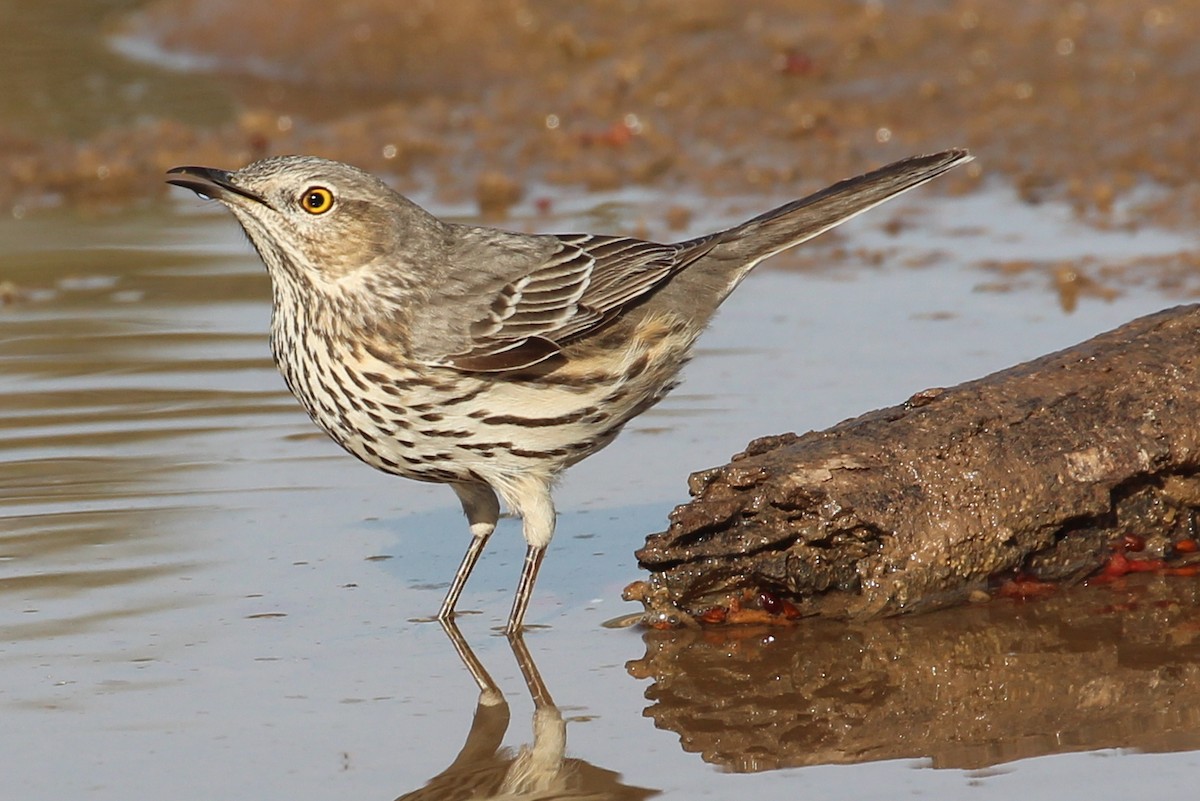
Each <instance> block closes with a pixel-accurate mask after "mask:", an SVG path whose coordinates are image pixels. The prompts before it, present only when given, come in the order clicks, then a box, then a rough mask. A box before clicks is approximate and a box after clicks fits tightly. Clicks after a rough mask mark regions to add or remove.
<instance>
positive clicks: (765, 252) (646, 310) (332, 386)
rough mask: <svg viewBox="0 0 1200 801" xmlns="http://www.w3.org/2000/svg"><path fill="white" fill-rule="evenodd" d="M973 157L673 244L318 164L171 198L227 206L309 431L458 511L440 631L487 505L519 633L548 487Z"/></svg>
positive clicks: (483, 535) (225, 181)
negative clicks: (457, 217) (743, 322)
mask: <svg viewBox="0 0 1200 801" xmlns="http://www.w3.org/2000/svg"><path fill="white" fill-rule="evenodd" d="M971 159H972V156H971V155H970V153H969V152H968V151H967V150H965V149H951V150H945V151H942V152H939V153H935V154H932V155H925V156H913V157H910V158H906V159H903V160H900V161H897V162H894V163H892V164H888V165H887V166H884V167H880V168H878V169H876V170H873V171H871V172H867V173H865V174H862V175H859V176H857V177H853V178H849V179H846V180H843V181H840V182H838V183H835V184H833V185H831V186H829V187H827V188H825V189H822V190H820V191H818V192H815V193H813V194H810V195H808V196H806V197H804V198H801V199H799V200H794V201H792V202H790V203H787V204H784V205H782V206H779V207H777V208H774V209H772V210H770V211H767V212H765V213H763V214H760V215H758V216H756V217H753V218H751V219H749V220H747V221H745V222H743V223H741V224H739V225H735V226H733V227H731V228H727V229H725V230H722V231H717V232H715V233H710V234H707V235H704V236H699V237H696V238H693V239H688V240H686V241H682V242H676V243H673V244H662V243H657V242H651V241H646V240H643V239H637V238H631V237H627V236H619V235H603V234H528V233H519V232H512V231H505V230H501V229H498V228H490V227H482V226H478V225H471V224H465V223H459V222H451V221H446V220H442V219H440V218H438V217H436V216H434V215H433V214H431V213H430V212H428V211H426V210H425V209H423V208H421V207H420V206H418V205H417V204H415V203H413V202H412V201H411V200H409V199H408V198H406V197H404V196H403V195H401V194H400V193H398V192H396V191H395V190H393V189H392V188H390V187H389V186H388V185H387V184H386V183H384V182H383V181H382V180H381V179H379V178H377V177H375V176H374V175H372V174H370V173H368V172H366V171H363V170H360V169H358V168H356V167H353V166H350V165H348V164H344V163H341V162H337V161H331V160H327V159H324V158H318V157H315V156H306V155H288V156H269V157H267V158H264V159H261V160H259V161H256V162H254V163H251V164H249V165H247V166H245V167H242V168H241V169H238V170H235V171H226V170H221V169H215V168H212V167H198V166H182V167H175V168H173V169H171V170H169V171H168V173H167V178H166V180H167V182H168V183H170V184H173V185H176V186H179V187H183V188H185V189H190V190H192V191H193V192H195V193H197V194H198V195H199V196H201V197H202V198H205V199H215V200H217V201H219V202H220V203H222V204H224V206H225V207H227V208H228V210H229V211H230V212H232V213H233V216H234V217H235V218H236V220H237V222H238V223H240V225H241V227H242V229H243V230H244V231H245V233H246V235H247V237H248V238H249V240H250V243H251V244H252V245H253V247H254V248H255V250H257V252H258V255H259V256H260V257H261V260H262V262H263V263H264V265H265V266H266V270H267V273H268V274H269V276H270V283H271V299H272V314H271V324H270V345H271V352H272V355H273V357H274V360H275V363H276V365H277V366H278V368H279V371H280V373H281V374H282V376H283V379H284V382H285V383H286V384H287V387H288V389H290V390H291V392H292V394H293V395H295V396H296V398H297V399H298V400H299V401H300V404H301V405H302V406H303V407H304V409H305V410H306V411H307V412H308V415H309V417H311V418H312V420H313V421H314V422H315V423H316V424H317V426H319V427H320V428H321V429H322V430H324V431H325V433H326V434H328V435H329V436H330V437H331V438H332V439H333V440H334V441H335V442H337V443H338V444H339V445H341V447H342V448H344V449H345V450H346V451H348V452H349V453H351V454H352V455H354V456H356V457H358V458H359V459H360V460H362V461H363V462H365V463H367V464H368V465H370V466H371V467H374V468H377V469H379V470H382V471H384V472H386V473H390V474H394V475H397V476H403V477H405V478H410V479H416V480H419V481H426V482H435V483H441V484H447V485H449V486H450V488H451V489H452V490H453V491H454V492H455V494H456V495H457V496H458V500H459V502H460V504H461V506H462V510H463V512H464V514H465V516H466V519H467V524H468V527H469V529H470V535H471V537H470V540H469V544H468V547H467V550H466V553H465V554H464V556H463V558H462V561H461V563H460V565H459V567H458V570H457V571H456V572H455V574H454V577H453V579H452V581H451V582H450V586H449V589H448V590H447V592H446V596H445V599H444V600H443V602H442V604H441V607H440V608H439V610H438V613H437V618H438V619H439V620H443V621H445V620H450V619H452V618H453V617H454V613H455V607H456V605H457V603H458V600H459V597H460V595H461V594H462V591H463V588H464V586H465V585H466V583H467V579H468V577H469V576H470V575H471V571H472V570H473V569H474V567H475V565H476V562H477V561H478V560H479V557H480V555H481V554H482V553H483V550H484V546H485V545H486V543H487V541H488V538H489V537H490V536H491V535H492V532H493V531H494V530H495V528H496V523H497V521H498V519H499V516H500V511H501V505H500V501H501V499H503V501H504V503H505V505H506V506H507V507H508V509H509V511H510V512H511V513H513V514H515V515H517V516H519V517H520V518H521V519H522V534H523V536H524V539H525V544H526V549H525V558H524V561H523V563H522V567H521V573H520V578H519V580H518V582H517V587H516V592H515V594H514V597H513V604H512V608H511V611H510V613H509V616H508V620H507V624H506V626H505V632H506V633H507V634H508V635H509V636H514V635H519V633H520V632H521V630H522V628H523V623H524V618H525V612H526V609H527V607H528V604H529V600H530V597H531V595H532V593H533V587H534V583H535V582H536V580H537V575H538V571H539V569H540V568H541V565H542V561H543V559H544V557H545V553H546V548H547V546H548V545H549V544H550V540H551V538H552V537H553V536H554V529H555V515H556V512H555V508H554V501H553V498H552V494H551V492H552V488H553V486H554V484H555V481H556V479H557V478H558V477H559V476H560V474H561V473H562V472H563V471H564V470H565V469H566V468H568V467H570V466H571V465H573V464H575V463H577V462H579V461H580V460H581V459H583V458H585V457H587V456H590V455H591V454H593V453H596V452H597V451H599V450H600V449H602V448H604V447H605V446H606V445H608V444H609V443H610V442H612V441H613V439H614V438H615V437H616V436H617V434H618V433H619V432H620V431H621V429H622V428H623V427H624V426H625V424H626V423H628V422H629V421H630V420H632V419H633V418H634V417H636V416H638V415H639V414H641V413H642V412H644V411H646V410H647V409H649V408H650V407H652V406H653V405H655V404H656V403H658V402H659V401H660V400H661V399H662V398H663V397H664V396H665V395H666V394H667V393H668V392H669V391H670V390H671V389H672V388H674V387H675V386H676V384H677V383H678V381H679V373H680V370H681V368H682V367H683V365H684V364H685V363H686V362H687V361H688V359H689V357H690V354H691V350H692V346H693V344H694V343H695V341H696V339H697V337H699V335H700V334H701V333H702V332H703V331H704V329H705V328H706V327H707V325H708V323H709V322H710V320H711V319H712V317H713V315H714V314H715V313H716V311H717V307H718V306H719V305H720V304H721V302H722V301H724V300H725V298H726V297H728V296H729V294H730V293H731V292H732V291H733V290H734V289H735V288H736V287H737V286H738V284H739V283H741V281H742V279H743V278H745V277H746V275H747V274H748V273H749V272H750V271H751V270H752V269H753V268H754V267H755V266H756V265H757V264H759V263H760V262H762V261H763V260H764V259H766V258H769V257H770V256H773V255H775V254H776V253H779V252H780V251H783V250H787V249H788V248H791V247H794V246H795V245H798V244H800V243H802V242H805V241H807V240H809V239H812V238H813V237H815V236H817V235H818V234H821V233H823V232H824V231H827V230H829V229H830V228H833V227H834V226H836V225H839V224H840V223H843V222H845V221H846V220H848V219H850V218H852V217H855V216H857V215H858V214H861V213H862V212H865V211H867V210H868V209H870V208H872V207H874V206H876V205H878V204H880V203H883V202H884V201H886V200H889V199H891V198H893V197H895V196H897V195H899V194H901V193H903V192H906V191H908V190H910V189H913V188H915V187H917V186H920V185H922V184H924V183H926V182H927V181H930V180H932V179H934V178H936V177H938V176H940V175H942V174H943V173H945V172H947V171H948V170H951V169H953V168H954V167H957V166H959V165H961V164H964V163H965V162H968V161H970V160H971Z"/></svg>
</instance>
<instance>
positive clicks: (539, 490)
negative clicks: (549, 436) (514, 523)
mask: <svg viewBox="0 0 1200 801" xmlns="http://www.w3.org/2000/svg"><path fill="white" fill-rule="evenodd" d="M510 500H512V501H515V503H513V504H512V505H513V506H515V507H516V508H517V509H518V510H519V511H520V513H521V518H522V519H523V521H524V528H523V529H522V534H524V536H525V542H526V543H527V545H528V547H527V548H526V549H525V563H524V564H523V565H521V580H520V581H519V582H518V583H517V594H516V595H515V596H514V597H513V605H512V612H510V613H509V615H508V625H506V626H505V627H504V633H505V634H507V635H508V636H509V637H513V636H517V635H519V634H520V632H521V624H522V622H523V621H524V620H525V609H526V608H527V607H528V606H529V599H530V598H531V597H532V596H533V585H534V583H535V582H536V581H537V575H538V570H539V569H540V568H541V566H542V559H543V558H545V556H546V546H548V545H549V544H550V540H551V539H552V538H553V537H554V501H553V500H552V499H551V498H550V486H549V484H548V483H547V482H545V481H539V480H537V479H533V478H531V479H529V480H527V481H525V482H522V484H521V485H519V493H518V494H517V496H516V497H514V498H512V499H510Z"/></svg>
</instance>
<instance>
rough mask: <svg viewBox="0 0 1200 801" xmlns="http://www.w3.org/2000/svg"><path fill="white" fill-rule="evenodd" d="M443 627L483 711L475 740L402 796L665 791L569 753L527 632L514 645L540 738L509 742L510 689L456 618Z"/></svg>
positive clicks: (608, 800) (471, 735)
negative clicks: (629, 781)
mask: <svg viewBox="0 0 1200 801" xmlns="http://www.w3.org/2000/svg"><path fill="white" fill-rule="evenodd" d="M442 626H443V628H444V629H445V630H446V635H447V636H448V637H449V638H450V642H451V643H452V644H453V645H454V649H455V651H457V652H458V656H459V658H460V659H462V663H463V666H464V667H466V669H467V671H468V672H469V673H470V674H471V678H473V679H474V680H475V684H476V686H478V687H479V701H478V703H477V704H476V707H475V717H474V719H473V720H472V721H471V728H470V730H469V731H468V732H467V741H466V742H465V743H464V744H463V747H462V749H461V750H460V751H459V752H458V756H457V757H455V759H454V761H453V762H451V763H450V766H449V767H447V768H446V769H445V770H443V771H442V772H441V773H439V774H438V775H436V776H434V777H433V778H432V779H430V780H429V781H428V782H426V783H425V786H424V787H422V788H420V789H419V790H414V791H413V792H411V793H407V794H405V795H402V796H400V798H398V799H397V801H416V799H421V800H422V801H434V799H437V801H450V799H473V801H482V800H483V799H512V800H513V801H516V799H534V798H536V799H545V800H546V801H551V799H564V801H565V800H566V799H572V800H575V799H578V800H580V801H582V800H583V799H592V800H594V801H640V800H641V799H645V798H649V797H651V796H654V795H657V794H658V792H659V791H658V790H651V789H647V788H643V787H630V786H628V785H625V784H622V783H621V781H620V774H618V773H616V772H615V771H611V770H605V769H604V768H599V767H596V766H595V765H592V764H590V763H588V762H584V761H583V760H581V759H575V758H570V757H567V756H566V747H567V724H566V721H564V720H563V717H562V713H561V712H560V711H559V709H558V707H557V706H555V704H554V699H553V698H551V696H550V692H549V690H547V689H546V684H545V682H543V681H542V676H541V674H540V673H539V672H538V669H537V665H535V664H534V662H533V657H532V656H531V655H530V653H529V649H528V648H527V647H526V645H525V640H524V639H523V638H522V637H521V636H519V635H517V636H512V637H509V644H510V645H511V646H512V651H513V656H514V657H516V660H517V666H518V667H519V668H520V670H521V675H522V676H523V677H524V679H525V687H526V689H527V690H528V692H529V695H530V697H531V698H532V699H533V709H534V711H533V740H532V742H530V743H528V744H526V745H523V746H521V747H520V748H519V749H516V750H513V749H511V748H505V747H504V746H503V742H504V734H505V732H506V731H507V729H508V723H509V718H510V714H509V708H508V702H507V701H505V700H504V694H503V693H502V692H500V689H499V687H497V686H496V682H495V681H493V680H492V677H491V676H490V675H489V674H488V672H487V669H486V668H484V666H483V663H482V662H480V661H479V658H478V657H476V656H475V652H474V651H472V650H471V646H470V645H468V644H467V641H466V639H464V638H463V636H462V633H461V632H459V630H458V627H457V626H456V625H454V623H453V622H447V623H443V624H442Z"/></svg>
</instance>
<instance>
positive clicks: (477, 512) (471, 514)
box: [437, 484, 500, 620]
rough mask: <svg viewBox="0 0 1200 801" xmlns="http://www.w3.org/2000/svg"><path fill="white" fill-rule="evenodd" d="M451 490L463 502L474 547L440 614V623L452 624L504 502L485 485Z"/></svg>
mask: <svg viewBox="0 0 1200 801" xmlns="http://www.w3.org/2000/svg"><path fill="white" fill-rule="evenodd" d="M450 486H451V488H452V489H453V490H454V492H455V494H457V495H458V499H459V500H460V501H461V502H462V508H463V512H464V513H465V514H466V516H467V522H468V523H470V525H471V544H470V545H468V546H467V552H466V553H465V554H463V558H462V562H461V563H460V564H459V566H458V572H457V573H455V574H454V581H452V582H450V589H449V590H448V591H447V592H446V599H445V600H444V601H442V608H441V609H439V610H438V614H437V616H438V620H450V619H452V618H453V617H454V605H455V604H457V603H458V596H460V595H462V591H463V587H465V586H467V579H468V578H469V577H470V575H471V571H472V570H474V569H475V563H476V562H478V561H479V555H480V554H482V553H483V546H485V545H487V541H488V537H490V536H492V532H493V531H495V530H496V521H497V520H499V519H500V501H499V500H498V499H497V498H496V493H494V492H492V488H491V487H488V486H486V485H484V484H451V485H450Z"/></svg>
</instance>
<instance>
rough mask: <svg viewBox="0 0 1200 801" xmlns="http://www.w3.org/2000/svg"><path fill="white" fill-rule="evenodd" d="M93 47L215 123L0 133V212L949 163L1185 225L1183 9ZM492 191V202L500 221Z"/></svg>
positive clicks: (246, 10) (400, 25)
mask: <svg viewBox="0 0 1200 801" xmlns="http://www.w3.org/2000/svg"><path fill="white" fill-rule="evenodd" d="M283 18H286V19H287V21H288V24H286V25H281V24H279V20H280V19H283ZM111 27H112V31H113V32H114V34H115V35H118V36H124V37H128V38H130V39H132V40H135V41H137V42H139V43H140V44H142V45H151V46H153V47H156V48H159V49H160V50H161V51H163V52H165V53H167V54H169V55H173V56H180V55H186V56H192V57H196V58H198V59H199V60H200V61H199V62H198V63H203V64H204V65H205V68H206V69H209V70H211V71H212V73H213V74H214V75H215V76H217V79H218V80H219V81H221V82H222V85H223V86H224V87H225V91H227V93H228V95H229V97H230V98H231V99H232V103H231V105H233V106H234V107H236V108H238V109H240V110H239V111H238V112H237V113H236V114H235V115H234V116H233V117H232V118H226V119H223V120H213V124H212V126H211V127H207V128H203V127H197V126H191V125H185V124H183V123H179V122H174V121H172V120H169V119H145V120H136V121H133V120H131V121H130V122H129V124H128V125H125V126H120V127H118V128H117V129H112V130H105V131H97V132H96V133H95V134H94V135H92V136H89V137H86V138H84V139H66V138H53V137H51V138H49V139H43V138H28V137H22V136H20V135H18V134H17V133H15V132H11V131H9V132H7V133H6V132H5V131H4V130H2V129H0V141H3V143H4V144H5V147H3V148H0V178H2V180H0V206H4V207H13V206H15V205H18V204H30V203H39V202H60V201H61V202H73V203H74V202H88V201H95V200H102V201H105V202H108V201H111V200H114V199H119V200H129V199H132V198H138V197H143V196H145V195H146V194H147V193H151V192H158V191H161V190H160V189H158V188H157V187H155V188H153V189H151V188H150V187H152V186H153V179H154V178H156V177H157V175H158V174H159V173H160V172H161V171H162V170H163V169H165V168H167V167H170V166H174V165H175V164H178V163H212V164H214V165H223V166H229V167H236V166H239V165H240V164H242V163H244V162H246V161H248V160H251V159H253V158H255V157H257V156H261V155H264V154H267V153H280V152H311V153H314V154H317V155H325V156H331V157H335V158H339V159H341V160H344V161H350V162H353V163H356V164H358V165H360V166H362V167H364V168H367V169H370V170H373V171H379V172H382V173H384V174H386V175H388V176H390V177H392V179H393V180H398V181H399V182H400V183H401V184H402V185H405V184H407V185H413V184H417V183H424V184H426V185H431V184H432V185H436V186H437V187H438V190H439V192H441V193H443V196H444V197H445V198H446V199H449V200H463V199H469V198H472V197H475V196H476V193H478V198H479V200H480V201H481V202H482V203H483V205H486V206H488V207H489V209H491V210H493V211H495V210H498V209H502V208H503V207H504V205H505V204H506V203H507V202H508V198H511V197H512V196H513V195H514V194H515V193H519V191H520V187H521V186H522V185H528V184H530V183H534V182H538V183H551V184H563V185H571V186H582V187H585V188H592V189H601V188H612V187H616V186H621V185H627V184H631V183H640V184H653V185H665V186H673V185H681V184H682V185H687V186H689V187H690V188H691V189H692V190H693V191H695V190H696V189H699V190H700V191H708V192H720V193H739V192H747V191H753V192H762V191H771V192H777V193H780V194H791V193H797V194H798V193H801V192H803V191H805V190H808V189H811V188H813V187H815V186H818V185H823V184H825V183H828V182H829V181H831V180H834V179H837V178H841V177H844V176H846V175H850V174H856V173H858V172H861V171H863V170H864V169H866V168H869V167H871V166H875V165H878V164H880V163H883V162H886V161H889V160H892V159H894V158H897V157H900V156H904V155H909V154H911V153H917V152H931V151H934V150H937V149H941V148H944V147H947V146H964V145H965V146H968V147H970V148H972V149H973V150H974V151H975V152H976V153H977V155H978V156H979V160H978V162H977V163H976V165H975V167H974V171H973V172H971V173H967V172H966V171H964V174H962V175H959V176H952V177H951V178H950V179H949V180H947V181H944V182H942V183H941V186H942V189H940V190H936V191H950V192H961V191H964V190H965V189H967V188H969V187H970V186H971V185H972V183H973V182H974V181H976V180H978V179H979V177H980V176H983V175H999V176H1003V177H1004V179H1005V180H1006V181H1007V182H1008V183H1010V184H1011V185H1013V186H1015V187H1016V188H1017V189H1018V191H1019V193H1020V196H1021V197H1022V198H1023V199H1025V200H1026V201H1027V202H1029V203H1039V202H1041V201H1043V200H1065V201H1067V202H1068V203H1070V204H1071V205H1072V206H1073V207H1074V208H1075V209H1076V210H1077V211H1078V212H1079V214H1080V215H1081V216H1082V217H1084V218H1085V219H1087V220H1089V221H1092V222H1095V223H1097V224H1113V223H1114V222H1122V221H1125V220H1129V219H1132V220H1134V221H1149V220H1152V221H1153V222H1154V224H1156V225H1177V226H1187V225H1193V224H1194V223H1195V222H1196V220H1197V217H1198V216H1200V193H1198V192H1197V191H1196V189H1195V187H1196V186H1197V185H1200V182H1198V181H1197V178H1198V177H1200V176H1198V175H1197V171H1198V170H1200V162H1198V161H1197V159H1195V158H1193V151H1194V143H1195V141H1196V140H1197V138H1198V136H1197V134H1198V133H1200V109H1197V107H1196V104H1194V103H1192V102H1191V99H1192V97H1193V95H1194V87H1195V86H1196V85H1197V83H1200V59H1197V58H1196V57H1195V47H1194V43H1195V42H1196V41H1197V40H1198V39H1200V9H1196V8H1191V7H1187V6H1185V5H1176V6H1170V5H1165V4H1164V5H1153V6H1147V5H1145V4H1134V3H1126V2H1120V1H1119V0H1099V1H1098V2H1094V3H1086V4H1084V3H1077V2H1071V3H1067V2H1056V3H1041V2H1035V0H1021V2H1016V3H1006V4H1003V5H997V4H989V3H983V2H981V1H980V0H956V1H955V2H951V3H949V4H903V5H896V4H888V3H862V4H859V3H843V2H839V1H838V0H814V2H808V3H803V4H797V3H794V2H787V1H786V0H760V2H756V3H754V4H741V3H736V4H735V3H727V2H721V1H719V0H700V1H699V2H694V3H688V4H686V5H683V6H681V5H680V4H677V3H671V2H618V1H617V0H592V1H591V2H583V3H572V4H562V3H554V2H549V1H548V0H542V1H540V2H538V1H536V0H489V1H487V2H463V3H453V4H450V3H438V2H430V0H421V1H418V2H409V3H405V4H403V5H402V6H398V5H397V4H395V3H393V2H391V1H390V0H362V2H358V3H355V4H353V6H346V5H345V4H332V3H327V2H322V0H288V2H282V0H268V1H267V2H262V3H254V4H251V5H247V4H246V3H243V2H236V1H235V0H208V1H206V2H200V0H159V1H158V2H152V3H150V4H149V5H147V6H145V7H144V8H142V9H140V10H137V11H134V12H132V13H131V14H128V15H126V16H124V17H122V18H119V19H117V20H115V21H113V23H112V26H111ZM496 175H500V176H503V177H504V179H505V181H511V182H512V183H513V184H514V185H515V186H511V187H509V186H506V187H505V188H504V191H503V192H502V193H501V195H502V197H501V198H500V202H499V205H496V204H497V196H496V194H495V191H494V190H495V186H496V184H495V182H494V180H493V179H492V178H488V176H496ZM1145 188H1150V189H1152V190H1153V191H1150V192H1142V193H1140V194H1135V193H1134V190H1137V189H1145Z"/></svg>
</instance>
